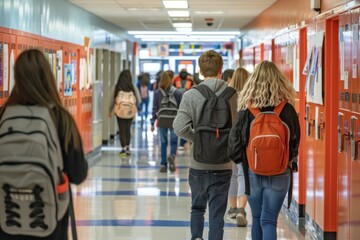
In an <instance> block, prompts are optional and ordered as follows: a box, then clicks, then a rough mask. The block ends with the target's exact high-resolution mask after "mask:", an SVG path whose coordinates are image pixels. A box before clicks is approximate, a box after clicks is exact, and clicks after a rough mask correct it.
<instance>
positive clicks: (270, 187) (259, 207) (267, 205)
mask: <svg viewBox="0 0 360 240" xmlns="http://www.w3.org/2000/svg"><path fill="white" fill-rule="evenodd" d="M249 180H250V195H249V196H248V197H247V199H248V202H249V204H250V207H251V212H252V216H253V223H252V228H251V237H252V239H253V240H265V239H266V240H276V238H277V235H276V226H277V219H278V216H279V213H280V210H281V206H282V204H283V202H284V199H285V196H286V193H287V191H288V189H289V184H290V169H289V168H288V169H287V170H286V172H285V173H284V174H281V175H276V176H271V177H269V176H260V175H256V174H254V173H253V172H252V171H251V170H249Z"/></svg>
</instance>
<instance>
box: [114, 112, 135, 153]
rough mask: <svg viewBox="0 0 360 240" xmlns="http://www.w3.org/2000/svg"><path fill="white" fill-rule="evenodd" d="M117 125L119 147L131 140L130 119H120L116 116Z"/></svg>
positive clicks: (128, 143)
mask: <svg viewBox="0 0 360 240" xmlns="http://www.w3.org/2000/svg"><path fill="white" fill-rule="evenodd" d="M117 122H118V126H119V137H120V144H121V147H125V146H129V145H130V140H131V131H130V129H131V123H132V119H122V118H118V117H117Z"/></svg>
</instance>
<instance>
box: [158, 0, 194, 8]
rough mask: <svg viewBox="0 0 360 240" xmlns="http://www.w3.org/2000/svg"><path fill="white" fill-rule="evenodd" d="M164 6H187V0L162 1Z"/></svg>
mask: <svg viewBox="0 0 360 240" xmlns="http://www.w3.org/2000/svg"><path fill="white" fill-rule="evenodd" d="M162 2H163V4H164V6H165V8H188V7H189V5H188V3H187V1H162Z"/></svg>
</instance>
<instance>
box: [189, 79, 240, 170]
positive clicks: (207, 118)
mask: <svg viewBox="0 0 360 240" xmlns="http://www.w3.org/2000/svg"><path fill="white" fill-rule="evenodd" d="M195 89H196V90H198V91H199V92H200V93H201V94H202V95H203V96H204V97H205V101H204V103H203V105H202V107H201V113H200V115H199V116H198V119H197V122H196V124H195V140H194V148H193V149H194V151H193V157H194V159H195V160H196V161H197V162H200V163H206V164H224V163H227V162H229V161H230V160H229V157H228V153H227V149H228V138H229V133H230V129H231V126H232V118H231V109H230V104H229V99H230V98H231V96H233V95H234V94H235V92H236V91H235V89H234V88H232V87H226V88H225V90H224V91H223V92H222V93H221V94H220V95H219V96H217V95H216V94H215V93H214V92H213V91H212V90H211V89H210V88H208V87H207V86H206V85H204V84H200V85H198V86H196V87H195Z"/></svg>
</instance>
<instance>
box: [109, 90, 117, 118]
mask: <svg viewBox="0 0 360 240" xmlns="http://www.w3.org/2000/svg"><path fill="white" fill-rule="evenodd" d="M115 85H116V84H114V85H113V86H112V87H111V90H110V99H109V117H111V114H112V112H113V110H114V105H115Z"/></svg>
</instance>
